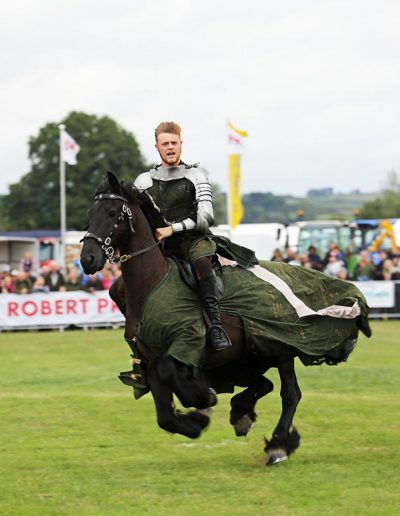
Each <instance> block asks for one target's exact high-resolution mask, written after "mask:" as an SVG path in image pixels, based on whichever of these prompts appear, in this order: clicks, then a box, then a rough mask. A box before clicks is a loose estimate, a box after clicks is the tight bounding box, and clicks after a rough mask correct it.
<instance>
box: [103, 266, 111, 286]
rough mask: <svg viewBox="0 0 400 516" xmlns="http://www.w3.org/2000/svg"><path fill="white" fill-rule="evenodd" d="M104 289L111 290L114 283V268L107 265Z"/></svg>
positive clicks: (104, 272)
mask: <svg viewBox="0 0 400 516" xmlns="http://www.w3.org/2000/svg"><path fill="white" fill-rule="evenodd" d="M102 283H103V289H104V290H110V287H111V285H112V284H113V283H114V276H113V275H112V270H111V269H109V268H107V267H105V268H104V269H103V279H102Z"/></svg>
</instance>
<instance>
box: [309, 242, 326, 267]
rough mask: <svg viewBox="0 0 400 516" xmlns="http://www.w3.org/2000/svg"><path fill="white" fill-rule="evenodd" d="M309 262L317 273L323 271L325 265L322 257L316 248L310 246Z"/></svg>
mask: <svg viewBox="0 0 400 516" xmlns="http://www.w3.org/2000/svg"><path fill="white" fill-rule="evenodd" d="M308 261H309V262H310V263H311V267H312V269H315V270H317V271H320V270H322V267H323V264H322V260H321V257H320V255H319V254H318V253H317V250H316V248H315V247H314V246H313V245H310V247H309V248H308Z"/></svg>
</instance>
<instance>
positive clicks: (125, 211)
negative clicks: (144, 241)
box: [81, 193, 162, 263]
mask: <svg viewBox="0 0 400 516" xmlns="http://www.w3.org/2000/svg"><path fill="white" fill-rule="evenodd" d="M107 199H113V200H117V201H122V202H123V204H122V207H121V212H120V214H119V216H118V220H117V222H116V223H115V224H114V226H113V229H112V230H111V231H110V232H109V234H108V236H107V237H106V238H104V239H103V238H101V237H99V236H98V235H95V234H94V233H91V232H90V231H88V232H87V233H86V235H85V236H84V237H83V238H82V240H81V242H84V241H85V240H87V239H89V238H92V239H94V240H96V242H97V243H98V244H101V248H102V249H103V251H104V254H105V255H106V259H107V260H108V261H109V262H110V263H118V262H121V263H123V262H126V261H127V260H130V259H131V258H133V257H135V256H139V255H141V254H144V253H147V252H148V251H151V249H154V248H155V247H157V246H158V245H160V244H161V243H162V240H159V241H158V242H156V243H155V244H152V245H150V246H148V247H145V248H144V249H140V250H139V251H134V252H133V253H130V254H123V255H122V256H120V257H114V254H115V249H114V247H112V245H111V237H112V235H113V233H114V231H115V230H116V229H117V228H118V225H119V223H120V222H123V221H124V219H125V217H128V224H129V229H130V231H131V233H136V231H135V228H134V227H133V213H132V210H131V209H130V208H129V206H128V199H126V198H125V197H122V195H117V194H113V193H110V194H108V193H104V194H99V195H96V196H95V198H94V200H95V201H105V200H107Z"/></svg>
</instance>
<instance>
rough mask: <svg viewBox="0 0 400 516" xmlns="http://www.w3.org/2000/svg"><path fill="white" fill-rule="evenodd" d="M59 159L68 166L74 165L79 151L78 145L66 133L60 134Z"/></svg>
mask: <svg viewBox="0 0 400 516" xmlns="http://www.w3.org/2000/svg"><path fill="white" fill-rule="evenodd" d="M60 144H61V159H62V161H65V163H68V165H76V164H77V163H78V162H77V160H76V155H77V154H78V152H79V151H80V149H81V148H80V147H79V145H78V144H77V143H76V141H75V140H74V139H73V138H72V136H70V135H69V134H68V133H67V132H66V131H62V132H61V141H60Z"/></svg>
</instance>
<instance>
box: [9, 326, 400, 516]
mask: <svg viewBox="0 0 400 516" xmlns="http://www.w3.org/2000/svg"><path fill="white" fill-rule="evenodd" d="M373 330H374V336H373V338H372V339H369V340H367V339H365V338H361V339H360V341H359V345H358V347H357V349H356V351H355V352H354V353H353V355H352V356H351V357H350V360H349V362H348V363H346V364H342V365H340V366H338V367H328V366H322V367H314V368H305V367H304V366H302V365H301V364H298V367H297V372H298V377H299V383H300V387H301V389H302V391H303V399H302V401H301V403H300V405H299V408H298V412H297V414H296V417H295V424H296V426H297V428H298V430H299V432H300V433H301V436H302V445H301V447H300V448H299V450H298V451H297V452H296V453H295V454H294V455H293V457H292V458H291V459H290V460H289V461H287V462H285V463H282V464H279V465H277V466H273V467H268V468H267V467H265V466H264V465H263V464H264V460H265V457H264V452H263V436H264V435H266V436H267V437H269V436H270V434H271V432H272V430H273V427H274V425H275V423H276V422H277V419H278V416H279V412H280V398H279V382H278V380H277V374H276V373H275V371H273V372H271V373H269V374H268V377H269V378H270V379H271V380H272V381H273V382H274V384H275V391H274V392H273V393H271V394H270V395H269V396H267V397H266V398H264V399H263V400H261V401H260V402H259V404H258V414H259V419H258V422H257V425H256V427H255V428H254V429H253V431H252V432H251V433H250V434H249V435H248V436H247V437H245V438H236V437H235V436H234V433H233V430H232V429H231V427H230V425H229V423H228V417H229V396H226V395H225V396H221V397H220V403H219V404H218V406H217V407H216V408H215V410H214V414H213V421H212V424H211V426H210V428H209V429H208V431H207V432H205V434H204V435H203V436H202V437H201V438H200V439H199V440H196V441H190V440H189V439H186V438H184V437H181V436H176V435H169V434H167V433H165V432H163V431H162V430H160V429H158V427H157V426H156V422H155V414H154V408H153V403H152V400H151V398H150V397H149V396H146V397H145V398H142V399H141V400H139V401H134V399H133V397H132V396H131V390H130V389H129V388H128V387H126V386H124V385H122V384H121V383H120V382H119V380H118V379H117V378H116V374H117V373H118V372H119V371H122V370H125V369H128V367H129V362H128V356H129V355H128V348H127V346H126V344H125V343H124V342H123V339H122V331H121V330H103V331H102V330H96V331H88V332H83V331H71V332H64V333H58V332H40V333H25V332H24V333H10V334H1V335H0V353H1V362H0V425H1V427H0V514H4V515H13V514H18V515H24V514H29V515H36V514H45V515H47V514H71V515H72V514H74V515H80V514H106V515H108V514H127V515H129V514H136V515H142V514H150V515H151V514H157V515H158V514H160V515H186V514H188V515H189V514H190V515H197V514H205V513H206V514H211V515H214V514H216V515H219V514H230V515H240V514H243V515H245V514H246V515H247V514H318V515H325V514H341V515H347V514H348V515H356V514H371V515H372V514H373V515H376V514H383V515H386V514H400V453H399V444H400V429H399V416H400V410H399V405H400V404H399V396H400V388H399V387H400V365H399V364H400V339H399V335H400V322H375V323H373Z"/></svg>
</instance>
